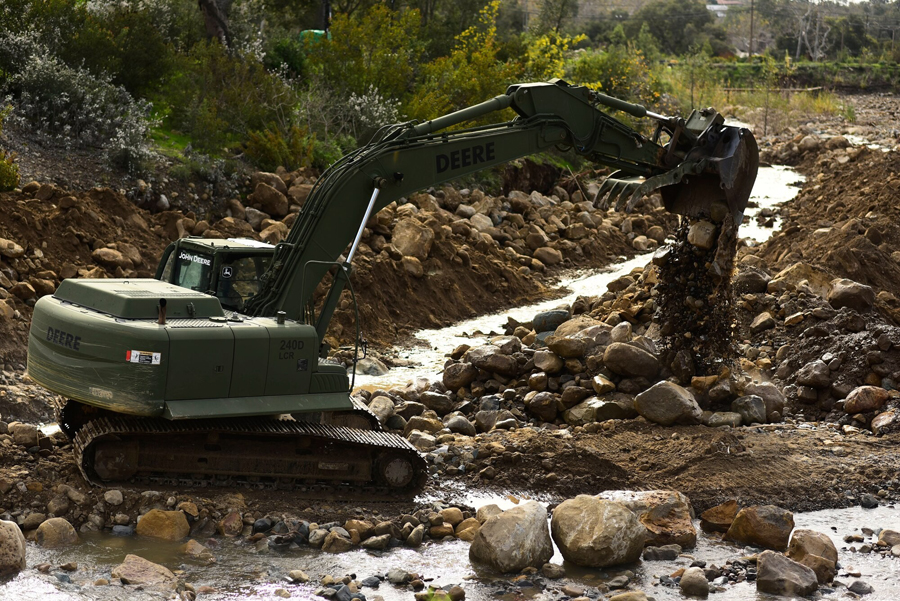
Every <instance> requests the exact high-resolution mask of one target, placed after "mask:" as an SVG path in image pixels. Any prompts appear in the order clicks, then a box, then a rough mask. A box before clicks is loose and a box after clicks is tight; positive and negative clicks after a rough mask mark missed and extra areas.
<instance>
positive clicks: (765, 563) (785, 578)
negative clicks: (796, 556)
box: [756, 551, 819, 597]
mask: <svg viewBox="0 0 900 601" xmlns="http://www.w3.org/2000/svg"><path fill="white" fill-rule="evenodd" d="M756 572H757V573H756V590H758V591H760V592H763V593H769V594H772V595H779V596H782V597H806V596H808V595H812V594H813V593H814V592H816V590H817V589H818V588H819V581H818V580H817V579H816V573H815V572H813V571H812V570H811V569H810V568H808V567H806V566H805V565H803V564H801V563H797V562H796V561H794V560H793V559H790V558H788V557H785V556H784V555H782V554H781V553H775V552H774V551H763V552H762V553H760V555H759V558H758V559H757V560H756Z"/></svg>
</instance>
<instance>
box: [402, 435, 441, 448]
mask: <svg viewBox="0 0 900 601" xmlns="http://www.w3.org/2000/svg"><path fill="white" fill-rule="evenodd" d="M406 438H407V440H409V442H410V443H411V444H412V445H413V446H414V447H416V448H417V449H419V450H420V451H422V452H428V451H433V450H434V449H435V447H437V439H436V438H435V437H434V436H432V435H431V434H426V433H425V432H420V431H419V430H413V431H412V432H410V433H409V435H408V436H407V437H406Z"/></svg>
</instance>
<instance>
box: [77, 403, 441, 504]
mask: <svg viewBox="0 0 900 601" xmlns="http://www.w3.org/2000/svg"><path fill="white" fill-rule="evenodd" d="M73 446H74V452H75V460H76V462H77V464H78V467H79V469H80V470H81V473H82V474H83V475H84V477H85V478H86V479H87V480H88V481H90V482H92V483H94V484H97V485H100V486H109V485H111V484H146V485H167V486H183V487H234V486H239V487H251V488H260V489H266V488H275V489H284V490H292V491H295V492H297V493H299V494H301V495H302V496H308V497H311V498H317V499H320V498H341V499H349V498H365V499H368V500H396V499H397V497H398V496H399V497H407V496H412V495H414V494H416V493H417V492H419V491H421V490H422V488H423V487H424V485H425V481H426V478H427V464H426V462H425V460H424V458H423V457H422V456H421V455H420V454H419V453H418V451H416V449H415V447H413V446H412V445H411V444H410V443H409V442H408V441H407V440H406V439H404V438H403V437H401V436H398V435H396V434H391V433H388V432H380V431H373V430H365V429H358V428H351V427H346V426H336V425H330V424H321V423H314V422H308V421H296V420H292V419H274V418H267V417H249V418H240V419H205V420H190V421H183V422H182V421H169V420H165V419H160V418H145V417H140V418H137V417H129V416H118V415H110V416H104V417H98V418H96V419H92V420H90V421H88V422H87V423H85V424H83V425H82V426H81V427H80V428H79V429H78V431H77V433H76V434H75V436H74V438H73Z"/></svg>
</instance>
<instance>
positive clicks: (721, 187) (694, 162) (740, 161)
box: [597, 125, 759, 225]
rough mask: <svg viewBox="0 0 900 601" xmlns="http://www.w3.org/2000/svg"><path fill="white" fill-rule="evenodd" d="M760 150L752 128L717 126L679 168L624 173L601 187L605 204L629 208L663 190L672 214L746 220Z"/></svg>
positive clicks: (601, 198)
mask: <svg viewBox="0 0 900 601" xmlns="http://www.w3.org/2000/svg"><path fill="white" fill-rule="evenodd" d="M758 169H759V148H758V146H757V145H756V140H755V139H754V137H753V134H752V133H750V131H749V130H747V129H745V128H740V127H734V126H727V125H723V126H717V127H715V128H711V131H710V130H708V131H706V132H704V135H703V136H700V138H699V139H698V142H697V145H696V146H694V147H693V148H691V149H690V151H688V152H687V154H686V155H685V157H684V160H682V161H681V162H680V163H679V164H678V165H677V166H676V167H674V168H672V169H670V170H668V171H665V172H663V173H661V174H659V175H654V176H651V177H648V178H646V179H645V178H641V177H635V176H628V175H626V174H623V173H622V172H621V171H617V172H615V173H613V174H612V175H610V176H609V177H608V178H607V179H606V180H605V181H604V182H603V184H602V185H601V186H600V191H599V193H598V194H597V200H598V201H599V203H600V206H601V208H607V207H608V206H609V205H610V204H612V203H613V202H615V208H616V210H619V211H621V210H625V211H631V210H632V209H633V208H634V205H635V204H636V203H637V201H638V200H640V199H641V198H642V197H643V196H646V195H647V194H649V193H651V192H653V191H654V190H657V189H659V190H660V192H661V194H662V198H663V204H664V205H665V207H666V210H667V211H669V212H670V213H676V214H678V215H684V216H686V217H690V218H693V219H697V218H701V217H709V218H712V219H714V220H715V221H721V220H722V219H723V218H724V217H725V215H726V213H725V212H726V211H727V214H730V215H731V216H732V218H733V219H734V223H735V225H740V224H741V221H743V218H744V209H746V208H747V202H748V200H749V199H750V193H751V191H752V190H753V184H754V182H755V181H756V173H757V170H758Z"/></svg>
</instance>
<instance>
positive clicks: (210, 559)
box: [178, 539, 216, 564]
mask: <svg viewBox="0 0 900 601" xmlns="http://www.w3.org/2000/svg"><path fill="white" fill-rule="evenodd" d="M178 552H179V553H180V554H182V555H185V556H187V557H189V558H190V559H191V560H192V561H195V562H198V563H205V564H211V563H215V561H216V558H215V556H213V554H212V551H210V550H209V549H207V548H206V547H204V546H203V545H201V544H200V543H198V542H197V541H195V540H194V539H189V540H188V542H186V543H184V544H183V545H181V546H180V547H178Z"/></svg>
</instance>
